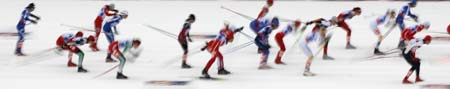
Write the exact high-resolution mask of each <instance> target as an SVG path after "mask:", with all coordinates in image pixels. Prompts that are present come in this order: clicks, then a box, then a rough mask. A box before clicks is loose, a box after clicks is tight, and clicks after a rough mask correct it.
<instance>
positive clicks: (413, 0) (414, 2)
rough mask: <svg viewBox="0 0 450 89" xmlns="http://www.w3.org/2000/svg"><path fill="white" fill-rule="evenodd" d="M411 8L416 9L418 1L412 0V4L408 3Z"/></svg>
mask: <svg viewBox="0 0 450 89" xmlns="http://www.w3.org/2000/svg"><path fill="white" fill-rule="evenodd" d="M408 4H409V6H410V7H416V5H417V0H411V2H409V3H408Z"/></svg>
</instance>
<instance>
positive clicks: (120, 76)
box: [116, 72, 128, 79]
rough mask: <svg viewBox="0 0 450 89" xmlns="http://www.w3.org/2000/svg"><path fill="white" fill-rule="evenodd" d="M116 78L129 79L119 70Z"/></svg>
mask: <svg viewBox="0 0 450 89" xmlns="http://www.w3.org/2000/svg"><path fill="white" fill-rule="evenodd" d="M116 79H128V77H127V76H125V75H123V74H122V73H121V72H117V76H116Z"/></svg>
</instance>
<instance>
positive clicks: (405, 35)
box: [401, 22, 430, 43]
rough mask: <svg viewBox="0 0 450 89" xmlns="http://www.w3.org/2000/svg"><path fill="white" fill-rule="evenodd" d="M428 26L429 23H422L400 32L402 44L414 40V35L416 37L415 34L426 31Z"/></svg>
mask: <svg viewBox="0 0 450 89" xmlns="http://www.w3.org/2000/svg"><path fill="white" fill-rule="evenodd" d="M429 26H430V23H428V22H424V23H422V24H418V25H414V26H410V27H407V28H406V29H404V30H403V31H402V35H401V40H402V41H403V43H406V42H408V41H410V40H412V39H414V35H416V33H417V32H421V31H422V30H424V29H428V28H429Z"/></svg>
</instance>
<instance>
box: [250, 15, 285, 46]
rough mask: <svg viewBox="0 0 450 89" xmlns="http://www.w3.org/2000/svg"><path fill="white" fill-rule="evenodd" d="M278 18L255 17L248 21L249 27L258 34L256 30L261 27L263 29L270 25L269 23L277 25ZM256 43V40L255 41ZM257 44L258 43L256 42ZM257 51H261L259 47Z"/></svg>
mask: <svg viewBox="0 0 450 89" xmlns="http://www.w3.org/2000/svg"><path fill="white" fill-rule="evenodd" d="M278 24H279V20H278V18H277V17H273V18H268V17H264V18H261V19H255V20H253V21H252V22H250V29H251V30H252V31H253V32H254V33H255V34H256V35H258V32H259V31H261V29H264V28H265V27H268V26H269V27H270V26H271V25H278ZM275 29H276V28H275ZM255 44H256V42H255ZM256 45H258V44H256ZM258 53H262V51H261V49H260V48H259V47H258Z"/></svg>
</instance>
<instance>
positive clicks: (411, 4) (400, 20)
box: [395, 0, 419, 48]
mask: <svg viewBox="0 0 450 89" xmlns="http://www.w3.org/2000/svg"><path fill="white" fill-rule="evenodd" d="M416 5H417V0H411V2H409V3H408V4H407V5H405V6H403V7H402V9H400V11H399V12H398V15H397V18H396V19H395V22H396V25H398V27H399V28H400V31H403V30H404V29H405V23H404V22H403V20H404V19H405V15H408V16H409V17H411V18H413V20H414V21H416V22H418V19H419V17H418V16H417V15H415V14H413V13H411V8H414V7H416ZM404 45H405V44H404V42H403V40H401V38H400V41H399V43H398V47H397V48H402V47H404Z"/></svg>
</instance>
